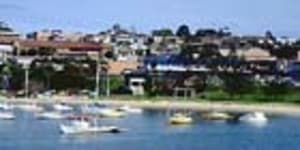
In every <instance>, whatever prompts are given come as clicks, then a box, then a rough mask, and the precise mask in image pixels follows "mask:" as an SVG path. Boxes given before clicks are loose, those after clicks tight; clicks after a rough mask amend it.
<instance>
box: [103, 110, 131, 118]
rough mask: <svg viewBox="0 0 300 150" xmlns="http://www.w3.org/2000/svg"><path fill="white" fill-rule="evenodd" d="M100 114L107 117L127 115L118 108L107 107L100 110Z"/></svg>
mask: <svg viewBox="0 0 300 150" xmlns="http://www.w3.org/2000/svg"><path fill="white" fill-rule="evenodd" d="M99 115H100V116H101V117H105V118H121V117H124V116H125V113H124V112H122V111H118V110H116V109H111V108H105V109H102V110H101V111H100V112H99Z"/></svg>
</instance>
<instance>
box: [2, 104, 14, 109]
mask: <svg viewBox="0 0 300 150" xmlns="http://www.w3.org/2000/svg"><path fill="white" fill-rule="evenodd" d="M0 109H2V110H12V109H14V105H10V104H7V103H0Z"/></svg>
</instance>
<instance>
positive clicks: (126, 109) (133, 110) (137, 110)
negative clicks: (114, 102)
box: [118, 105, 143, 114]
mask: <svg viewBox="0 0 300 150" xmlns="http://www.w3.org/2000/svg"><path fill="white" fill-rule="evenodd" d="M118 110H120V111H123V112H126V113H130V114H140V113H143V109H140V108H132V107H130V106H128V105H125V106H122V107H120V108H118Z"/></svg>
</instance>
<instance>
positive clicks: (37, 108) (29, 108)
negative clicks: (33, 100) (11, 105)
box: [17, 104, 44, 112]
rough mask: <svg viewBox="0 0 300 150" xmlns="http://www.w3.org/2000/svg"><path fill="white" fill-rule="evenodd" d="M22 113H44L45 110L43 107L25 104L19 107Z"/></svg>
mask: <svg viewBox="0 0 300 150" xmlns="http://www.w3.org/2000/svg"><path fill="white" fill-rule="evenodd" d="M17 107H18V108H19V109H20V110H22V111H28V112H42V111H43V110H44V108H43V107H41V106H38V105H36V104H23V105H18V106H17Z"/></svg>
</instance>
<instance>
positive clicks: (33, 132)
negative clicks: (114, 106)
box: [0, 111, 300, 150]
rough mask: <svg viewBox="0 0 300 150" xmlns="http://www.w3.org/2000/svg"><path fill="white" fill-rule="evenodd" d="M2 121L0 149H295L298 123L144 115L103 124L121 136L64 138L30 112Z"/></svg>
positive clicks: (52, 123)
mask: <svg viewBox="0 0 300 150" xmlns="http://www.w3.org/2000/svg"><path fill="white" fill-rule="evenodd" d="M17 117H18V118H17V120H14V121H0V149H1V150H99V149H103V150H119V149H122V150H267V149H270V150H285V149H286V150H294V149H295V150H296V149H298V147H300V142H299V141H300V130H299V127H300V118H292V117H276V118H272V120H271V121H270V122H269V123H268V125H266V126H264V127H255V126H251V125H247V124H243V123H236V124H232V123H226V122H209V121H203V120H196V122H195V123H194V124H193V125H190V126H181V127H174V126H173V127H172V126H169V125H168V124H167V123H166V120H167V119H166V116H165V113H163V112H154V111H146V112H145V113H144V114H142V115H130V116H127V117H125V118H123V119H112V120H110V119H105V120H103V121H102V123H103V124H106V125H109V124H112V125H117V126H120V127H124V128H128V129H129V131H128V132H125V133H121V134H102V135H99V134H96V135H82V136H65V135H61V134H60V133H59V130H58V125H59V123H60V121H46V120H44V121H41V120H36V119H34V118H33V116H32V114H29V113H20V112H18V113H17Z"/></svg>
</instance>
